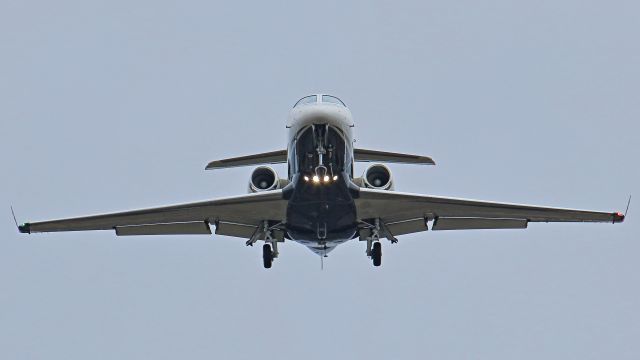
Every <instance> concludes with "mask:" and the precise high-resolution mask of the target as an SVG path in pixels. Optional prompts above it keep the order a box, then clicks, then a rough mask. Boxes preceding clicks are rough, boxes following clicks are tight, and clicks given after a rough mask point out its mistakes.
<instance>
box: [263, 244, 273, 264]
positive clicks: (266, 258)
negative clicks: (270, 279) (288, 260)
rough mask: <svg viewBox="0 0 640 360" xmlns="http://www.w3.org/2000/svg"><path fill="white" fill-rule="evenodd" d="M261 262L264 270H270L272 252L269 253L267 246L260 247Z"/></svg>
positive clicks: (268, 246) (269, 248)
mask: <svg viewBox="0 0 640 360" xmlns="http://www.w3.org/2000/svg"><path fill="white" fill-rule="evenodd" d="M262 262H263V264H264V268H265V269H270V268H271V265H272V264H273V251H271V245H269V244H264V245H263V246H262Z"/></svg>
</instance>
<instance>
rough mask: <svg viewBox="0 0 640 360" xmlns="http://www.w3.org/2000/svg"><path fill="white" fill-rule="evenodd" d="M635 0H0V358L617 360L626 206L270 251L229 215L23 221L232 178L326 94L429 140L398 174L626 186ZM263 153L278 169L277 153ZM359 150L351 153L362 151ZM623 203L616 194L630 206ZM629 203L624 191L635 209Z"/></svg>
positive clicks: (220, 186) (362, 117)
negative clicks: (199, 221) (375, 245)
mask: <svg viewBox="0 0 640 360" xmlns="http://www.w3.org/2000/svg"><path fill="white" fill-rule="evenodd" d="M639 11H640V5H638V2H637V1H606V2H605V1H557V0H554V1H537V2H530V1H522V2H513V1H486V2H482V3H478V2H476V1H461V2H452V1H444V0H443V1H416V2H375V3H374V2H370V1H366V2H365V1H362V2H352V3H349V4H346V3H345V2H339V1H321V2H296V3H293V2H278V1H269V2H254V3H251V2H240V1H237V2H219V3H216V2H211V1H175V2H168V1H137V2H131V1H104V2H95V1H55V2H52V1H40V2H37V1H25V0H2V1H1V2H0V124H1V128H0V157H1V158H2V168H3V171H2V176H1V177H0V189H1V190H0V205H2V206H4V207H6V208H5V210H6V211H5V212H3V213H4V216H0V233H1V234H2V237H1V238H0V358H2V359H65V360H66V359H141V358H144V359H176V358H180V359H213V358H218V359H224V358H238V359H249V358H256V357H259V358H263V359H271V358H272V359H299V358H306V359H331V358H356V359H365V358H366V359H390V358H404V359H424V358H425V357H427V358H437V359H514V358H516V359H542V358H547V359H606V358H611V359H613V358H615V359H637V358H638V356H640V342H639V341H638V338H639V337H640V309H639V308H638V304H639V303H640V285H639V284H640V282H639V281H638V274H639V273H640V262H639V261H638V253H639V251H640V242H639V241H638V238H639V236H638V235H639V231H638V227H637V221H636V219H637V217H636V216H634V213H636V215H638V216H640V203H639V204H633V203H632V208H631V210H630V218H629V219H628V220H627V222H626V223H624V224H622V225H620V226H612V225H607V224H598V225H594V224H532V225H531V226H530V227H529V229H528V230H526V231H520V230H505V231H479V232H462V231H461V232H441V233H436V232H434V233H431V232H428V233H422V234H417V235H409V236H404V237H402V238H401V239H400V243H399V244H398V245H394V246H390V245H389V244H388V243H386V242H385V243H384V244H383V245H384V260H383V266H382V267H381V268H373V267H372V266H371V263H370V261H369V259H367V258H366V257H365V254H364V250H365V249H364V245H363V244H361V243H358V242H356V241H354V242H349V243H346V244H344V245H342V246H341V247H339V248H338V249H336V250H335V251H334V252H332V253H331V254H330V257H329V258H328V259H327V261H326V262H325V269H324V271H320V263H319V262H320V261H319V258H318V257H317V256H315V255H313V254H312V253H311V252H310V251H309V250H307V249H305V248H304V247H302V246H300V245H298V244H296V243H293V242H287V243H285V244H284V246H282V247H281V256H280V258H279V259H278V260H277V261H276V262H275V263H274V268H273V269H271V270H270V271H266V270H264V269H263V268H262V264H261V259H260V256H261V255H260V248H259V247H254V248H246V247H245V246H244V241H243V240H241V239H234V238H228V237H216V236H214V237H206V236H205V237H185V236H176V237H173V236H167V237H130V238H117V237H116V236H115V235H114V234H113V233H112V232H92V233H63V234H44V235H32V236H20V235H18V234H17V232H16V230H15V228H14V226H13V222H12V220H11V217H10V211H9V204H13V205H14V206H15V208H16V210H17V215H18V218H19V220H21V221H26V220H42V219H50V218H58V217H66V216H77V215H84V214H91V213H99V212H108V211H117V210H126V209H135V208H142V207H149V206H156V205H165V204H172V203H180V202H187V201H193V200H204V199H211V198H215V197H220V196H229V195H234V194H240V193H243V192H245V191H246V182H247V180H248V176H249V173H250V171H251V169H249V168H247V169H232V170H224V171H218V172H205V171H204V170H203V168H204V165H205V164H206V163H207V162H208V161H210V160H213V159H216V158H222V157H229V156H236V155H244V154H250V153H254V152H262V151H269V150H276V149H280V148H283V147H284V140H285V127H284V125H285V116H286V114H287V111H288V110H289V108H290V107H291V105H293V103H294V102H295V101H296V100H297V99H298V98H300V97H302V96H304V95H307V94H309V93H313V92H327V93H332V94H335V95H337V96H339V97H341V98H342V99H343V100H344V101H345V102H346V103H347V105H349V106H350V108H351V110H352V112H353V114H354V117H355V121H356V129H355V131H356V138H357V140H358V143H357V144H358V146H361V147H370V148H379V149H382V150H390V151H400V152H413V153H419V154H424V155H430V156H433V157H434V159H435V160H436V162H437V163H438V165H437V166H435V167H428V168H425V167H412V166H392V170H393V171H394V175H395V177H396V184H397V185H396V188H397V189H398V190H401V191H409V192H420V193H427V194H436V195H447V196H457V197H471V198H478V199H486V200H495V201H509V202H520V203H533V204H540V205H550V206H564V207H575V208H586V209H594V210H606V211H613V210H623V209H624V206H625V205H626V198H627V196H628V195H629V194H630V193H633V194H637V196H638V201H637V202H640V191H639V190H640V189H639V188H638V184H639V183H640V170H638V162H637V159H638V157H639V156H640V147H639V145H638V143H639V139H640V136H639V135H640V134H639V132H640V131H639V130H640V127H639V126H638V119H639V118H640V110H639V107H638V104H639V103H640V101H639V100H640V85H639V84H640V66H638V64H640V42H639V41H638V36H639V35H640V22H638V13H639ZM281 169H282V168H281ZM362 170H363V167H359V170H358V171H359V172H360V171H362ZM634 205H638V206H634ZM636 210H637V211H636Z"/></svg>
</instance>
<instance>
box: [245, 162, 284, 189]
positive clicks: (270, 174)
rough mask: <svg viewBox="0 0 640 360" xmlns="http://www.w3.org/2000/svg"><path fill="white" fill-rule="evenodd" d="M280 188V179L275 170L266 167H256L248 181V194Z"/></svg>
mask: <svg viewBox="0 0 640 360" xmlns="http://www.w3.org/2000/svg"><path fill="white" fill-rule="evenodd" d="M279 188H280V179H279V178H278V174H277V173H276V171H275V170H273V169H272V168H270V167H268V166H260V167H257V168H256V169H255V170H253V172H252V173H251V178H250V180H249V191H250V192H254V193H256V192H261V191H269V190H275V189H279Z"/></svg>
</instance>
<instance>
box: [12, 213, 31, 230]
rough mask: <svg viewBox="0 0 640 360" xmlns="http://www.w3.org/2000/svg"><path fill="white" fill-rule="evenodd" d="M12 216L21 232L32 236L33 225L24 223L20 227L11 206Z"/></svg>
mask: <svg viewBox="0 0 640 360" xmlns="http://www.w3.org/2000/svg"><path fill="white" fill-rule="evenodd" d="M11 215H13V222H14V223H15V224H16V227H17V228H18V231H19V232H21V233H23V234H31V224H29V223H24V224H22V225H18V220H16V213H15V212H14V211H13V206H11Z"/></svg>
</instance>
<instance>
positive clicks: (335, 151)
mask: <svg viewBox="0 0 640 360" xmlns="http://www.w3.org/2000/svg"><path fill="white" fill-rule="evenodd" d="M286 128H287V129H288V140H287V148H286V149H282V150H276V151H271V152H266V153H261V154H254V155H248V156H241V157H234V158H227V159H223V160H216V161H212V162H210V163H209V164H208V165H207V166H206V168H205V169H206V170H214V169H223V168H232V167H239V166H256V168H255V169H254V170H253V172H252V173H251V176H250V178H249V184H248V194H246V195H240V196H234V197H227V198H220V199H215V200H207V201H202V202H195V203H186V204H180V205H173V206H165V207H157V208H148V209H143V210H134V211H126V212H118V213H110V214H103V215H93V216H85V217H77V218H67V219H62V220H52V221H42V222H31V223H24V224H22V225H20V226H18V230H19V231H20V232H21V233H45V232H58V231H85V230H115V234H116V235H117V236H131V235H198V234H202V235H211V234H212V232H211V227H212V225H213V226H214V228H215V234H216V235H226V236H232V237H238V238H244V239H246V245H248V246H253V245H254V244H255V243H256V242H258V241H264V245H263V247H262V263H263V266H264V267H265V268H271V266H272V263H273V260H274V259H276V258H277V257H278V255H279V251H278V244H280V243H282V242H284V241H285V240H292V241H295V242H297V243H300V244H302V245H305V246H307V247H308V248H309V249H310V250H311V251H313V252H314V253H316V254H317V255H320V256H321V257H326V256H327V254H328V253H329V252H330V251H332V250H333V249H335V248H336V247H337V246H338V245H340V244H342V243H344V242H346V241H349V240H353V239H358V240H360V241H362V242H364V243H365V244H366V255H367V256H368V257H369V258H370V259H371V261H372V263H373V265H374V266H380V264H381V261H382V245H381V242H382V241H381V239H385V238H386V239H387V240H389V241H390V242H391V243H397V242H398V239H397V237H398V236H401V235H406V234H411V233H417V232H423V231H427V230H429V229H431V230H433V231H440V230H473V229H525V228H527V225H528V224H529V223H531V222H609V223H614V224H615V223H621V222H623V221H624V218H625V214H623V213H621V212H598V211H586V210H572V209H561V208H552V207H540V206H531V205H518V204H509V203H498V202H488V201H478V200H469V199H459V198H449V197H439V196H431V195H419V194H411V193H404V192H397V191H394V179H393V176H392V173H391V171H390V170H389V168H388V167H387V166H385V165H384V163H399V164H417V165H435V162H434V161H433V160H432V159H431V158H430V157H427V156H419V155H410V154H402V153H393V152H387V151H377V150H368V149H361V148H355V147H354V142H355V141H354V137H353V128H354V122H353V118H352V115H351V111H350V110H349V108H347V106H346V105H345V104H344V103H343V102H342V100H340V99H339V98H337V97H335V96H331V95H326V94H316V95H309V96H306V97H303V98H302V99H300V100H299V101H298V102H296V103H295V105H294V106H293V108H292V109H291V111H290V112H289V115H288V119H287V124H286ZM355 162H369V163H371V164H370V165H369V166H368V167H367V169H366V170H365V171H364V174H363V175H362V176H360V177H355V176H354V163H355ZM280 163H286V164H287V168H288V174H287V177H286V178H280V177H279V176H278V174H277V173H276V171H275V170H274V169H273V168H272V167H270V166H268V165H270V164H280ZM16 225H17V222H16Z"/></svg>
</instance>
